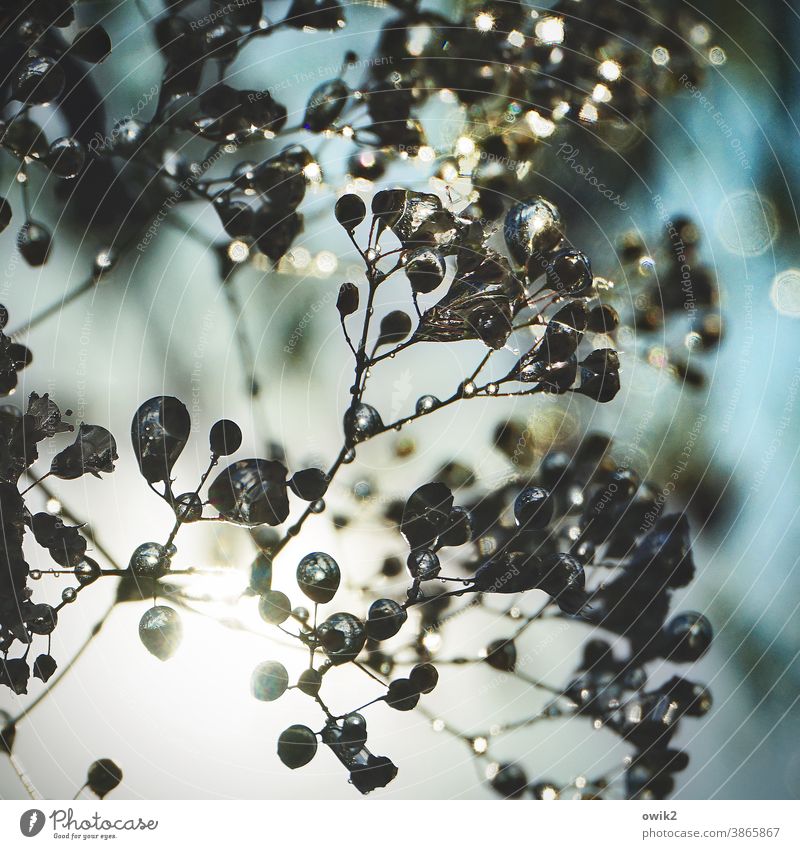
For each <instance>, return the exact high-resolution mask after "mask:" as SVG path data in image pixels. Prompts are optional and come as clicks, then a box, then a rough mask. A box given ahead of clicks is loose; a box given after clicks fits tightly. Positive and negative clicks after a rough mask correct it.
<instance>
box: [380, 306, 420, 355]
mask: <svg viewBox="0 0 800 849" xmlns="http://www.w3.org/2000/svg"><path fill="white" fill-rule="evenodd" d="M410 332H411V318H410V317H409V316H408V314H407V313H404V312H403V310H393V311H392V312H390V313H388V314H387V315H385V316H384V317H383V318H382V319H381V326H380V332H379V334H378V341H377V342H376V343H375V348H376V349H377V348H380V347H381V345H394V344H395V343H397V342H402V341H403V339H405V338H406V336H408V334H409V333H410Z"/></svg>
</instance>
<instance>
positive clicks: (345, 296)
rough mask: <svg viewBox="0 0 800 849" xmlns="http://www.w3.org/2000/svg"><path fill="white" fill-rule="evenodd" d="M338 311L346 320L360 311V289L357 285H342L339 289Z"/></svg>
mask: <svg viewBox="0 0 800 849" xmlns="http://www.w3.org/2000/svg"><path fill="white" fill-rule="evenodd" d="M336 309H337V310H339V315H340V316H341V317H342V319H344V318H345V317H346V316H348V315H352V314H353V313H354V312H355V311H356V310H357V309H358V287H357V286H356V284H355V283H342V285H341V286H340V287H339V297H338V298H337V299H336Z"/></svg>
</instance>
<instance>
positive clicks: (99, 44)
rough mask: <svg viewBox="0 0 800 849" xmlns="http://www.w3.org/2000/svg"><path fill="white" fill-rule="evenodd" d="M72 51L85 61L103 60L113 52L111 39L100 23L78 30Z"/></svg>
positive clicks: (95, 61)
mask: <svg viewBox="0 0 800 849" xmlns="http://www.w3.org/2000/svg"><path fill="white" fill-rule="evenodd" d="M70 53H73V54H75V55H76V56H77V57H78V58H79V59H83V61H84V62H92V63H97V62H102V61H103V60H104V59H105V58H106V57H107V56H108V54H109V53H111V39H110V38H109V35H108V33H107V32H106V31H105V29H104V28H103V27H101V26H100V24H95V25H94V26H91V27H89V28H88V29H82V30H80V31H79V32H78V34H77V35H76V36H75V38H74V39H73V41H72V47H70Z"/></svg>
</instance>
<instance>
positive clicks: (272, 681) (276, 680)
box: [250, 660, 289, 702]
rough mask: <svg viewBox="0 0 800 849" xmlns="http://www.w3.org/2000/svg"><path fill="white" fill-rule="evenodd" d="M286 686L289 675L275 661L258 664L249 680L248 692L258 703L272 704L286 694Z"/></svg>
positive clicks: (281, 665) (280, 664) (283, 667)
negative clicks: (249, 691)
mask: <svg viewBox="0 0 800 849" xmlns="http://www.w3.org/2000/svg"><path fill="white" fill-rule="evenodd" d="M288 686H289V673H288V672H287V671H286V667H285V666H284V665H283V664H282V663H278V662H277V661H276V660H268V661H265V662H264V663H259V665H258V666H257V667H256V668H255V669H254V670H253V675H252V677H251V679H250V690H251V692H252V694H253V696H254V697H255V698H256V699H258V700H259V701H260V702H274V701H275V699H279V698H280V697H281V696H282V695H283V694H284V693H285V692H286V689H287V688H288Z"/></svg>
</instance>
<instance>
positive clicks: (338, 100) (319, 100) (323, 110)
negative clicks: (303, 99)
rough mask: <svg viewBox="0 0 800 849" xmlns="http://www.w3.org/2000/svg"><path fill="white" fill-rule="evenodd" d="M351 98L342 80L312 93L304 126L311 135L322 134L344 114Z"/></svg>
mask: <svg viewBox="0 0 800 849" xmlns="http://www.w3.org/2000/svg"><path fill="white" fill-rule="evenodd" d="M349 97H350V89H349V88H348V87H347V86H346V85H345V84H344V82H343V81H342V80H329V81H328V82H324V83H322V84H321V85H319V86H317V87H316V88H315V89H314V91H312V92H311V97H309V99H308V105H307V106H306V114H305V117H304V118H303V126H304V127H305V129H307V130H308V131H309V132H311V133H321V132H322V131H323V130H327V129H328V128H329V127H330V126H331V124H333V122H334V121H335V120H336V119H337V118H338V117H339V115H341V114H342V110H343V109H344V107H345V106H346V105H347V99H348V98H349Z"/></svg>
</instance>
